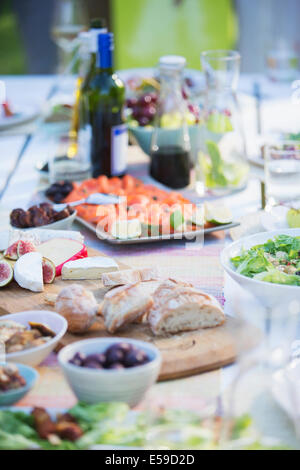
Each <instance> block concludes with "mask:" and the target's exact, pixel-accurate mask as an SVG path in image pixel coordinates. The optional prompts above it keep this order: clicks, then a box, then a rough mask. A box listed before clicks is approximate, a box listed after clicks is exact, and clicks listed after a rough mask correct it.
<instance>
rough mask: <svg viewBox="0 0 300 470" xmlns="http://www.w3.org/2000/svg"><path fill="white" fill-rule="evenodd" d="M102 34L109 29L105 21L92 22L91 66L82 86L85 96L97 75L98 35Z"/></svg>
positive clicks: (90, 32)
mask: <svg viewBox="0 0 300 470" xmlns="http://www.w3.org/2000/svg"><path fill="white" fill-rule="evenodd" d="M102 33H107V28H106V27H105V21H104V20H102V19H101V18H96V19H94V20H92V21H91V28H90V30H89V35H90V65H89V70H88V72H87V74H86V77H85V80H84V82H83V83H82V86H81V94H82V95H83V96H84V94H85V93H86V92H87V90H88V89H89V86H90V83H91V81H92V79H93V77H94V76H95V75H96V70H97V50H98V35H99V34H102Z"/></svg>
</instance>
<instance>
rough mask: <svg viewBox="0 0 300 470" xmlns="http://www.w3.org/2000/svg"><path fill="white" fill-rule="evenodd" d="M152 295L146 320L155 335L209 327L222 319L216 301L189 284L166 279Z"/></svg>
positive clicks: (219, 323) (222, 320)
mask: <svg viewBox="0 0 300 470" xmlns="http://www.w3.org/2000/svg"><path fill="white" fill-rule="evenodd" d="M153 297H154V304H153V307H152V308H151V310H150V311H149V314H148V321H149V324H150V327H151V329H152V331H153V333H154V334H155V335H162V334H165V333H178V332H180V331H190V330H197V329H200V328H210V327H214V326H218V325H221V324H222V323H224V321H225V315H224V313H223V310H222V308H221V306H220V304H219V302H218V301H217V300H216V299H215V298H214V297H212V296H211V295H209V294H206V293H204V292H201V291H200V290H198V289H195V288H194V287H192V286H191V284H187V283H181V282H177V281H174V280H172V279H169V280H167V281H165V282H163V283H162V284H161V285H160V286H159V287H158V288H157V289H156V291H155V292H154V294H153Z"/></svg>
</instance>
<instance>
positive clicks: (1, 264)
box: [0, 259, 14, 287]
mask: <svg viewBox="0 0 300 470" xmlns="http://www.w3.org/2000/svg"><path fill="white" fill-rule="evenodd" d="M13 277H14V271H13V268H12V266H11V265H10V264H9V262H8V261H6V260H5V259H2V260H0V287H4V286H7V284H9V283H10V281H12V279H13Z"/></svg>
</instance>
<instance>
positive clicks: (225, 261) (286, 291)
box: [221, 228, 300, 308]
mask: <svg viewBox="0 0 300 470" xmlns="http://www.w3.org/2000/svg"><path fill="white" fill-rule="evenodd" d="M282 234H284V235H291V236H293V237H296V236H300V229H299V228H293V229H280V230H274V231H272V232H261V233H256V234H255V235H251V236H249V237H244V238H241V239H240V240H237V241H235V242H233V243H231V244H230V245H228V246H227V247H226V248H224V250H223V251H222V253H221V263H222V266H223V268H224V269H225V271H226V272H227V273H228V274H229V276H230V277H232V279H234V280H235V281H236V282H237V283H238V284H240V285H241V286H242V287H243V288H244V289H246V290H248V291H249V292H251V293H252V294H253V295H254V296H255V297H257V298H258V299H259V300H260V302H261V303H262V304H263V305H264V306H265V307H270V308H272V307H275V306H278V305H280V304H284V305H285V306H286V305H287V302H290V301H293V300H297V301H298V302H300V286H285V285H282V284H272V283H270V282H264V281H258V280H255V279H251V278H249V277H246V276H243V275H241V274H238V273H237V272H236V271H235V268H234V266H233V265H232V263H231V261H230V258H232V257H234V256H237V255H239V254H240V252H241V250H242V248H245V249H246V250H248V249H249V248H251V247H252V246H255V245H260V244H263V243H265V242H266V241H267V240H269V239H270V238H274V237H276V236H277V235H282Z"/></svg>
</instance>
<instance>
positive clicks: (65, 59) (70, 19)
mask: <svg viewBox="0 0 300 470" xmlns="http://www.w3.org/2000/svg"><path fill="white" fill-rule="evenodd" d="M87 25H88V19H87V13H86V8H85V7H84V2H83V1H82V0H57V1H56V4H55V9H54V15H53V21H52V28H51V34H52V38H53V41H54V42H55V43H56V44H57V46H58V48H59V52H60V66H59V68H60V71H61V72H62V71H65V70H66V68H67V67H68V65H69V63H70V62H71V60H72V55H73V53H74V51H75V48H76V46H77V36H78V34H79V33H80V31H83V30H84V29H86V28H87Z"/></svg>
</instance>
